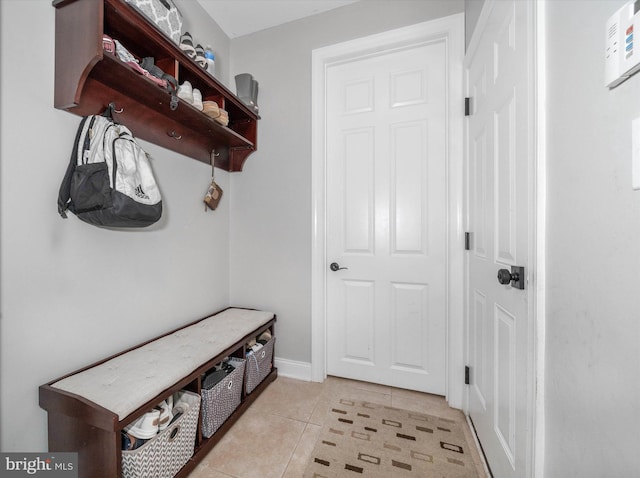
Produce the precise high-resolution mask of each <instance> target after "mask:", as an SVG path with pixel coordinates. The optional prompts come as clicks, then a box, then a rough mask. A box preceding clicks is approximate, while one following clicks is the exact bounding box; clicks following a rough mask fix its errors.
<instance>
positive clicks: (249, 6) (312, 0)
mask: <svg viewBox="0 0 640 478" xmlns="http://www.w3.org/2000/svg"><path fill="white" fill-rule="evenodd" d="M356 1H358V0H198V3H200V5H202V7H203V8H204V9H205V10H206V11H207V13H208V14H209V15H210V16H211V18H213V19H214V20H215V22H216V23H217V24H218V25H219V26H220V28H222V30H224V32H225V33H226V34H227V36H228V37H229V38H236V37H239V36H242V35H247V34H249V33H253V32H257V31H260V30H264V29H266V28H271V27H274V26H276V25H281V24H283V23H287V22H291V21H293V20H298V19H300V18H304V17H308V16H311V15H315V14H317V13H322V12H326V11H327V10H332V9H334V8H338V7H342V6H344V5H348V4H350V3H354V2H356Z"/></svg>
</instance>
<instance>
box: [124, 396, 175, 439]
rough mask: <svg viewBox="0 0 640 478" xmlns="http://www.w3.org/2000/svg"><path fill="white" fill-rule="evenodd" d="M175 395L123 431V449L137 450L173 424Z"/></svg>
mask: <svg viewBox="0 0 640 478" xmlns="http://www.w3.org/2000/svg"><path fill="white" fill-rule="evenodd" d="M173 411H174V408H173V395H172V396H170V397H169V398H167V399H166V400H163V401H162V402H160V403H159V404H158V405H156V406H155V407H153V409H152V410H149V411H148V412H147V413H145V414H144V415H142V416H141V417H140V418H139V419H138V420H136V421H135V422H133V423H132V424H131V425H129V426H128V427H125V428H124V430H123V431H122V449H123V450H135V449H136V448H139V447H141V446H142V445H144V444H145V443H146V442H147V440H150V439H151V438H153V437H155V436H156V435H157V434H158V432H161V431H162V430H164V429H165V428H167V427H168V426H169V424H170V423H172V422H173V418H174V413H173Z"/></svg>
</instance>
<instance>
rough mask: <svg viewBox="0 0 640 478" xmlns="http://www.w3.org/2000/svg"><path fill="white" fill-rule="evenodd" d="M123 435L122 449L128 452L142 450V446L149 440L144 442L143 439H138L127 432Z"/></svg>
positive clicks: (123, 432)
mask: <svg viewBox="0 0 640 478" xmlns="http://www.w3.org/2000/svg"><path fill="white" fill-rule="evenodd" d="M121 433H122V449H123V450H126V451H131V450H136V449H138V448H140V447H141V446H142V445H144V444H145V443H147V440H143V439H141V438H136V437H134V436H133V435H131V434H129V433H127V432H125V431H124V430H123V431H122V432H121Z"/></svg>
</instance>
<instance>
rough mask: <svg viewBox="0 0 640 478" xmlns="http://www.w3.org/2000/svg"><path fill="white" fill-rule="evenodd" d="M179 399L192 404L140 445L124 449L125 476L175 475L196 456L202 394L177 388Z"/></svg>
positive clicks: (162, 477) (154, 477)
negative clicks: (127, 449)
mask: <svg viewBox="0 0 640 478" xmlns="http://www.w3.org/2000/svg"><path fill="white" fill-rule="evenodd" d="M178 397H179V398H178ZM178 402H186V403H187V404H188V405H189V409H188V410H187V412H186V413H185V414H183V415H182V416H180V417H179V418H178V419H176V421H175V422H174V423H172V424H171V425H169V426H168V427H167V428H166V429H164V430H163V431H161V432H160V433H158V434H157V435H156V436H155V437H154V438H152V439H151V440H149V441H148V442H147V443H145V444H144V445H142V446H141V447H140V448H138V449H136V450H131V451H124V450H123V451H122V476H123V477H124V478H172V477H173V476H174V475H175V474H176V473H178V471H180V469H181V468H182V467H183V466H184V465H186V463H187V462H188V461H189V459H190V458H191V457H192V456H193V451H194V449H195V445H196V431H197V428H198V417H199V415H200V395H198V394H195V393H191V392H187V391H182V392H178V394H176V395H174V405H175V404H176V403H178Z"/></svg>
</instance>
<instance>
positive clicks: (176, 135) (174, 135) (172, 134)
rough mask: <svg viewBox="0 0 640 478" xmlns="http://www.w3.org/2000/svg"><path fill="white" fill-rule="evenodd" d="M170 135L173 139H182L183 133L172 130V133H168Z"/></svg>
mask: <svg viewBox="0 0 640 478" xmlns="http://www.w3.org/2000/svg"><path fill="white" fill-rule="evenodd" d="M167 134H168V135H169V136H171V137H172V138H173V139H182V135H181V134H176V132H175V131H172V132H171V133H167Z"/></svg>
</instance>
